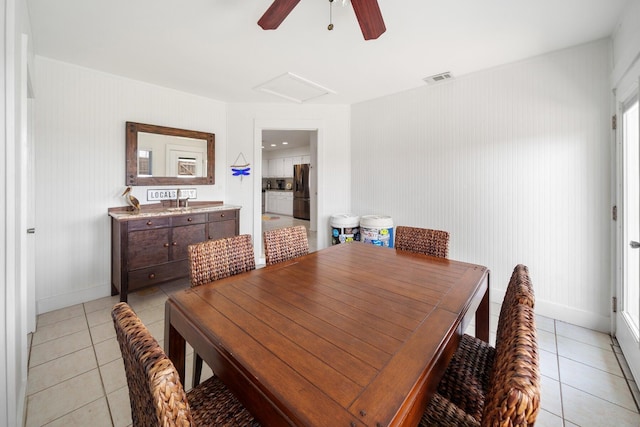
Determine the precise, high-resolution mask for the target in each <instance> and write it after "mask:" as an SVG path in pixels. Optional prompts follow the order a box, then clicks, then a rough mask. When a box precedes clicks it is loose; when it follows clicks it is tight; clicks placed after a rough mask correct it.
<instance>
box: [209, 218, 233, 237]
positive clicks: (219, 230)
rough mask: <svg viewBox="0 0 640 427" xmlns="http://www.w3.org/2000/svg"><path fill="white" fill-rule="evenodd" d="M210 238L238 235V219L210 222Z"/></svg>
mask: <svg viewBox="0 0 640 427" xmlns="http://www.w3.org/2000/svg"><path fill="white" fill-rule="evenodd" d="M208 226H209V240H216V239H222V238H224V237H233V236H235V235H236V220H235V219H234V220H227V221H216V222H210V223H209V224H208Z"/></svg>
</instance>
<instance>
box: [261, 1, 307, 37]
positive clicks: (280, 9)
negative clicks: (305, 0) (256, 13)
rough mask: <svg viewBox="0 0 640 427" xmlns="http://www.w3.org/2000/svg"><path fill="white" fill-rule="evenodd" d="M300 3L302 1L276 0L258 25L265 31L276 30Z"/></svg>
mask: <svg viewBox="0 0 640 427" xmlns="http://www.w3.org/2000/svg"><path fill="white" fill-rule="evenodd" d="M299 2H300V0H274V2H273V3H272V4H271V6H269V9H267V11H266V12H265V13H264V15H262V18H260V20H259V21H258V25H260V26H261V27H262V29H263V30H275V29H276V28H278V27H279V26H280V24H282V21H284V18H286V17H287V16H288V15H289V13H291V11H292V10H293V8H294V7H296V5H297V4H298V3H299Z"/></svg>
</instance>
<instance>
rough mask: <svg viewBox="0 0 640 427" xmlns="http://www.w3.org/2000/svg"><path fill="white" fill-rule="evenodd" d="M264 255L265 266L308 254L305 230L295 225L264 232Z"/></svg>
mask: <svg viewBox="0 0 640 427" xmlns="http://www.w3.org/2000/svg"><path fill="white" fill-rule="evenodd" d="M264 253H265V257H266V263H267V265H272V264H276V263H279V262H283V261H287V260H290V259H293V258H297V257H300V256H302V255H306V254H308V253H309V241H308V240H307V229H306V228H305V227H304V226H303V225H296V226H294V227H285V228H278V229H275V230H269V231H265V232H264Z"/></svg>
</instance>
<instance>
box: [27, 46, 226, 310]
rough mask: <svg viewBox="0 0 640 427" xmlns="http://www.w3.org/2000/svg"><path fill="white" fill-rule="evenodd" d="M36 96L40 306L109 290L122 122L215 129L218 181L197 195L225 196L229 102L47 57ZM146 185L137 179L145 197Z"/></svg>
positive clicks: (39, 68)
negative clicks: (111, 212)
mask: <svg viewBox="0 0 640 427" xmlns="http://www.w3.org/2000/svg"><path fill="white" fill-rule="evenodd" d="M34 102H35V104H34V105H35V116H36V117H35V120H36V125H35V129H36V135H35V168H36V172H35V180H36V182H35V193H36V194H35V196H36V208H35V210H36V215H35V217H36V224H35V226H36V299H37V304H38V312H45V311H49V310H52V309H55V308H59V307H64V306H68V305H71V304H74V303H78V302H82V301H86V300H90V299H94V298H97V297H100V296H105V295H109V294H110V225H109V217H108V216H107V209H108V208H109V207H113V206H123V205H125V203H124V199H123V198H121V197H120V194H121V193H122V191H123V190H124V188H125V122H126V121H136V122H142V123H151V124H157V125H164V126H171V127H178V128H185V129H193V130H200V131H207V132H213V133H215V134H216V184H215V185H214V186H197V188H198V198H199V199H201V200H224V199H225V179H226V174H225V171H226V107H225V105H224V104H223V103H221V102H217V101H214V100H211V99H207V98H203V97H199V96H195V95H190V94H185V93H182V92H177V91H173V90H169V89H165V88H161V87H158V86H154V85H151V84H147V83H143V82H139V81H134V80H129V79H125V78H121V77H117V76H113V75H109V74H105V73H101V72H97V71H94V70H89V69H86V68H82V67H78V66H75V65H70V64H65V63H61V62H58V61H53V60H50V59H47V58H43V57H37V58H36V79H35V100H34ZM165 187H166V186H165ZM165 187H161V188H165ZM146 190H147V188H146V187H135V188H134V195H135V196H136V197H138V199H140V201H141V202H142V203H143V204H144V203H147V202H146Z"/></svg>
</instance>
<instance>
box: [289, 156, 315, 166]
mask: <svg viewBox="0 0 640 427" xmlns="http://www.w3.org/2000/svg"><path fill="white" fill-rule="evenodd" d="M308 163H311V156H309V155H306V156H296V157H293V164H294V165H305V164H308Z"/></svg>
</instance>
